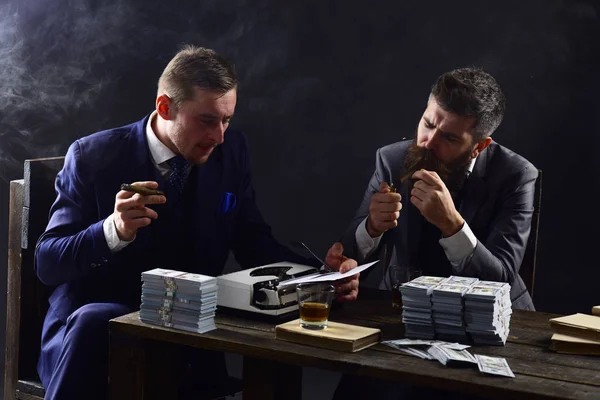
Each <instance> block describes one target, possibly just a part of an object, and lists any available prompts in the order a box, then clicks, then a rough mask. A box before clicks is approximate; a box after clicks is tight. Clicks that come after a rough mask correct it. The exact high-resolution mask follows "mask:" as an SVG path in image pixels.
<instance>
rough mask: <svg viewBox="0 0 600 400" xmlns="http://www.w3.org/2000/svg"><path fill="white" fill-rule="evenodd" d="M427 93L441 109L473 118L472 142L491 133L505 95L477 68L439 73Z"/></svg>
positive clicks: (502, 109)
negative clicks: (474, 120) (429, 92)
mask: <svg viewBox="0 0 600 400" xmlns="http://www.w3.org/2000/svg"><path fill="white" fill-rule="evenodd" d="M431 95H432V96H434V97H435V99H436V101H437V102H438V104H439V105H440V107H442V109H444V110H445V111H448V112H450V113H453V114H457V115H461V116H465V117H475V119H476V122H475V128H474V129H473V140H474V141H475V142H479V141H480V140H482V139H484V138H486V137H488V136H491V134H492V133H494V131H495V130H496V128H498V126H499V125H500V122H502V118H503V117H504V110H505V109H506V98H505V97H504V94H503V93H502V90H501V89H500V85H498V82H496V80H495V79H494V77H492V76H491V75H490V74H488V73H486V72H484V71H482V70H480V69H477V68H460V69H455V70H453V71H450V72H447V73H445V74H443V75H442V76H440V77H439V78H438V79H437V81H436V82H435V84H434V85H433V87H432V88H431Z"/></svg>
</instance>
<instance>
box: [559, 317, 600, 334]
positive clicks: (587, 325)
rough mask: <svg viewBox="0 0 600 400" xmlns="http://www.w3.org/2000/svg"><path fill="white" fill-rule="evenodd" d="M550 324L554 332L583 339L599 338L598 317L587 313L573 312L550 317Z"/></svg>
mask: <svg viewBox="0 0 600 400" xmlns="http://www.w3.org/2000/svg"><path fill="white" fill-rule="evenodd" d="M550 326H551V327H552V329H554V331H555V332H556V333H562V334H565V335H569V336H576V337H579V338H584V339H591V340H600V317H597V316H594V315H588V314H580V313H577V314H573V315H567V316H565V317H558V318H551V319H550Z"/></svg>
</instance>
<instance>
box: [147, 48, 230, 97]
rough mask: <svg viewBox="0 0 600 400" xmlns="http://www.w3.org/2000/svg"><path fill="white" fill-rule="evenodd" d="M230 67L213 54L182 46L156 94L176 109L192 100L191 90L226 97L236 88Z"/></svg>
mask: <svg viewBox="0 0 600 400" xmlns="http://www.w3.org/2000/svg"><path fill="white" fill-rule="evenodd" d="M237 84H238V81H237V76H236V73H235V70H234V68H233V65H232V64H230V63H229V62H228V61H227V60H225V59H224V58H223V57H222V56H220V55H219V54H218V53H217V52H216V51H214V50H211V49H207V48H204V47H198V46H193V45H185V46H184V47H183V48H182V49H181V50H179V52H177V54H176V55H175V57H173V59H172V60H171V61H170V62H169V64H167V66H166V67H165V70H164V71H163V73H162V75H161V76H160V79H159V80H158V95H161V94H163V93H164V94H166V95H167V96H169V97H170V98H171V100H172V101H173V103H174V104H175V107H176V108H178V109H179V108H180V107H181V105H182V104H183V103H184V102H185V101H187V100H190V99H192V98H193V97H194V88H200V89H204V90H210V91H214V92H217V93H222V94H225V93H227V92H228V91H230V90H231V89H235V88H237Z"/></svg>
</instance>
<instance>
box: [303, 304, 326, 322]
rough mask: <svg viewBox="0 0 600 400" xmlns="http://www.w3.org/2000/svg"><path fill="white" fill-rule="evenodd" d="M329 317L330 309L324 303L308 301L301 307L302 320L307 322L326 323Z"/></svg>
mask: <svg viewBox="0 0 600 400" xmlns="http://www.w3.org/2000/svg"><path fill="white" fill-rule="evenodd" d="M328 316H329V307H327V304H324V303H316V302H313V301H306V302H304V303H302V304H301V305H300V319H302V320H303V321H306V322H324V321H327V317H328Z"/></svg>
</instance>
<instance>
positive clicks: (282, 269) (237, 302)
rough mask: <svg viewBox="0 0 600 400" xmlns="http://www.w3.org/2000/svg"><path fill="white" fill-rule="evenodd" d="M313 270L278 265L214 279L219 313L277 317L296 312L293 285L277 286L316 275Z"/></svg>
mask: <svg viewBox="0 0 600 400" xmlns="http://www.w3.org/2000/svg"><path fill="white" fill-rule="evenodd" d="M318 273H319V272H318V270H317V268H315V267H311V266H307V265H301V264H295V263H291V262H278V263H274V264H268V265H263V266H261V267H256V268H250V269H245V270H242V271H238V272H232V273H230V274H225V275H221V276H219V277H217V283H218V287H219V293H218V296H217V304H218V305H219V308H220V309H225V310H226V309H232V310H239V311H243V312H251V313H256V314H262V315H271V316H280V315H284V314H287V313H290V312H292V311H295V310H297V309H298V299H297V296H296V285H289V286H285V285H280V284H281V283H282V282H285V281H286V280H289V279H292V278H299V277H303V276H308V275H313V274H315V275H316V274H318Z"/></svg>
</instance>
